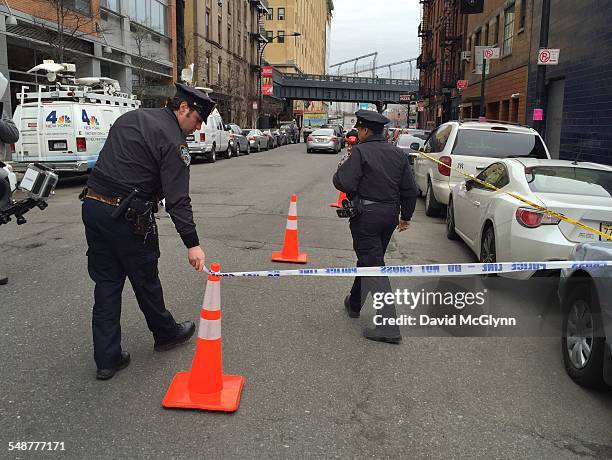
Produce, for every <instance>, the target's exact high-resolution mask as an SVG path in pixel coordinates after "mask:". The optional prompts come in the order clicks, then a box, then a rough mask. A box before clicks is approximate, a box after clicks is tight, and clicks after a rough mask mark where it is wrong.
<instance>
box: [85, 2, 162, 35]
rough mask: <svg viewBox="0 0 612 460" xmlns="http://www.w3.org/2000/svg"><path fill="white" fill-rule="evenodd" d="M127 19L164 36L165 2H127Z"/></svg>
mask: <svg viewBox="0 0 612 460" xmlns="http://www.w3.org/2000/svg"><path fill="white" fill-rule="evenodd" d="M75 1H80V0H75ZM128 1H129V17H130V20H131V21H133V22H137V23H139V24H142V25H143V26H146V27H148V28H150V29H153V30H155V31H157V32H159V33H161V34H164V35H166V34H167V31H168V19H167V17H168V6H167V5H166V3H167V0H163V1H161V0H128Z"/></svg>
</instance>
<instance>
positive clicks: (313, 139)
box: [306, 129, 342, 153]
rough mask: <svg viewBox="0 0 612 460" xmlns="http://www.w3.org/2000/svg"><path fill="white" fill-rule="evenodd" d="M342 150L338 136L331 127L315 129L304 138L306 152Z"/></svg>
mask: <svg viewBox="0 0 612 460" xmlns="http://www.w3.org/2000/svg"><path fill="white" fill-rule="evenodd" d="M341 150H342V146H341V143H340V138H339V137H338V136H337V135H336V132H335V131H334V130H333V129H317V130H316V131H313V132H312V134H310V135H309V136H308V137H307V138H306V152H307V153H313V152H318V151H327V152H330V151H331V152H333V153H339V152H340V151H341Z"/></svg>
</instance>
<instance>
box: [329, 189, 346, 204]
mask: <svg viewBox="0 0 612 460" xmlns="http://www.w3.org/2000/svg"><path fill="white" fill-rule="evenodd" d="M346 199H347V197H346V193H344V192H340V195H338V202H337V203H329V205H330V206H331V207H332V208H342V207H343V206H342V200H346Z"/></svg>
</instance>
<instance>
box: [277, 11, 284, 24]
mask: <svg viewBox="0 0 612 460" xmlns="http://www.w3.org/2000/svg"><path fill="white" fill-rule="evenodd" d="M276 17H277V18H278V20H279V21H284V20H285V8H279V9H278V13H277V15H276Z"/></svg>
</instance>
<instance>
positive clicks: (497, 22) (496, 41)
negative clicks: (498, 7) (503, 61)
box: [493, 16, 499, 45]
mask: <svg viewBox="0 0 612 460" xmlns="http://www.w3.org/2000/svg"><path fill="white" fill-rule="evenodd" d="M498 43H499V16H497V17H496V18H495V40H493V44H494V45H497V44H498Z"/></svg>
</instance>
